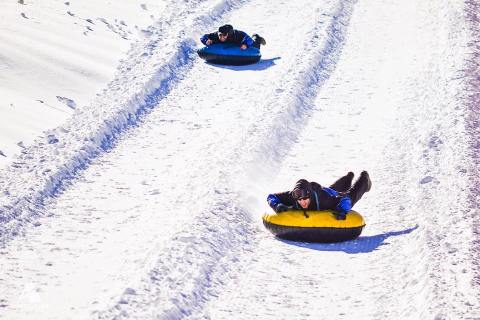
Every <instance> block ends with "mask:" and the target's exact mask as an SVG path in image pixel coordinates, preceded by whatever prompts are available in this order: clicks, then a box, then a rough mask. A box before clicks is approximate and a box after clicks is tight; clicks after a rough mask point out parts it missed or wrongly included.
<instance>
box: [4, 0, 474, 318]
mask: <svg viewBox="0 0 480 320" xmlns="http://www.w3.org/2000/svg"><path fill="white" fill-rule="evenodd" d="M477 7H478V4H477V3H476V2H473V1H471V2H468V3H467V4H466V5H465V6H463V5H462V4H460V3H455V4H452V3H450V2H448V1H426V2H422V3H418V1H413V0H412V1H394V0H390V1H385V2H381V3H372V2H370V1H338V0H330V1H322V2H319V1H309V0H304V1H295V2H294V1H284V2H280V3H278V4H277V5H272V4H271V3H269V2H266V1H260V0H258V1H257V0H251V1H218V2H217V1H208V0H206V1H200V0H198V1H185V2H181V3H180V4H178V3H177V2H175V1H172V2H171V3H170V4H169V5H168V6H167V10H166V11H165V12H164V15H163V17H162V18H161V21H162V22H160V23H159V24H158V25H156V26H152V28H151V29H149V32H147V33H148V34H147V35H146V39H145V41H144V42H143V43H138V44H136V46H135V47H133V48H132V50H131V52H130V54H129V57H128V59H127V60H126V61H125V62H123V64H122V66H121V67H120V68H119V74H118V76H117V77H116V79H115V80H114V81H113V82H112V83H111V84H110V85H109V87H108V89H107V90H105V91H104V92H103V94H101V95H99V97H98V99H97V100H96V101H95V102H94V103H93V104H92V105H91V106H90V107H89V108H88V109H87V110H83V111H79V112H78V114H76V116H75V117H74V118H73V119H72V121H71V122H70V123H68V124H67V125H65V126H64V127H63V128H58V129H57V130H54V131H52V132H50V133H49V134H48V135H47V136H46V137H45V141H43V142H39V143H38V145H36V146H34V147H32V148H30V149H28V150H26V151H25V153H24V154H22V156H21V157H20V158H19V159H18V160H17V161H16V163H15V164H14V165H13V166H12V167H11V168H10V169H9V170H8V171H6V172H4V173H2V177H1V178H2V184H3V185H2V190H4V193H3V195H1V201H2V202H1V203H2V207H1V209H0V210H1V212H0V228H1V229H0V233H1V241H2V246H1V247H0V248H1V249H0V267H1V270H2V276H0V288H1V289H2V296H0V319H66V318H68V319H91V318H95V319H254V318H261V319H438V320H440V319H478V318H480V314H479V311H478V310H480V305H479V301H480V296H479V290H478V289H479V282H478V279H479V274H480V273H479V269H478V268H479V265H478V262H475V259H477V260H478V256H479V253H478V252H479V249H478V241H479V238H478V227H479V220H478V176H479V174H478V156H477V153H478V142H477V141H476V140H478V110H477V109H478V95H477V94H476V92H477V91H478V83H477V82H478V81H477V80H478V79H476V76H475V75H476V74H477V71H478V63H477V61H476V60H475V59H476V58H477V57H478V50H477V49H478V48H477V47H478V43H477V42H475V41H471V40H470V38H472V39H475V38H476V37H477V36H478V34H479V32H478V26H477V24H476V21H477V20H478V17H476V15H475V12H476V11H475V10H476V8H477ZM253 12H260V13H261V14H257V15H255V16H254V17H255V18H256V19H252V13H253ZM260 17H261V18H260ZM463 19H465V21H470V22H471V25H470V29H469V32H470V33H469V34H468V35H467V33H466V32H465V28H464V27H463V26H462V25H461V24H459V23H456V22H457V21H464V20H463ZM224 21H229V22H231V23H232V24H233V25H235V26H237V27H238V28H239V29H242V30H245V31H248V32H250V33H260V34H261V35H263V36H265V38H266V39H267V46H266V47H264V48H262V55H263V56H262V60H261V61H260V63H258V64H255V65H252V66H242V67H228V66H213V65H208V64H205V63H204V62H203V61H201V60H200V59H198V58H196V54H195V52H194V49H195V41H194V40H193V39H194V38H197V37H198V34H199V33H202V31H203V30H210V29H212V28H214V27H215V25H217V24H219V23H220V22H224ZM405 21H411V22H412V23H410V24H406V23H405ZM199 30H202V31H199ZM266 30H274V31H271V32H270V33H265V32H264V31H266ZM292 30H294V31H295V36H292V37H286V36H285V35H288V34H291V33H292ZM185 39H186V40H185ZM477 41H478V38H477ZM467 45H468V46H469V48H470V50H471V51H470V52H469V53H468V54H469V57H470V60H469V59H468V58H467V57H466V56H467V55H466V54H465V51H462V50H454V51H452V48H465V47H466V46H467ZM465 61H468V62H467V63H466V62H465ZM465 70H466V72H467V75H465V74H464V72H465ZM463 92H467V94H464V93H463ZM465 141H467V142H465ZM475 152H476V153H475ZM363 169H368V170H369V172H370V173H371V177H372V180H373V189H372V190H371V192H369V193H368V194H366V195H365V196H364V198H363V199H362V200H361V201H360V202H359V203H358V204H357V205H356V208H357V210H359V211H360V212H363V213H364V214H365V217H366V220H367V227H366V230H365V231H364V234H362V237H360V238H359V239H357V240H355V241H350V242H346V243H340V244H332V245H329V244H302V243H300V244H299V243H293V242H287V241H278V240H277V239H275V238H273V237H272V236H271V235H270V234H269V233H268V232H266V231H265V230H264V228H263V227H262V226H261V223H260V215H261V213H262V211H263V210H266V209H267V208H266V205H265V202H264V198H265V196H266V195H267V194H268V193H270V192H274V191H283V190H285V189H287V188H290V187H291V186H292V185H293V183H294V182H295V181H296V180H297V179H299V178H307V179H310V180H317V181H319V182H322V183H325V184H328V183H329V182H330V181H333V180H335V179H336V178H338V177H339V176H340V175H343V174H344V173H346V171H350V170H354V171H355V172H356V174H357V175H358V174H359V173H360V171H361V170H363ZM472 226H473V227H472Z"/></svg>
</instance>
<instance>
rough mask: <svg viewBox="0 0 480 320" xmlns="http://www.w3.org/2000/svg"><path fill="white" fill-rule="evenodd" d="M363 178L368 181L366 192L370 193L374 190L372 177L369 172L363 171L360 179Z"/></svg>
mask: <svg viewBox="0 0 480 320" xmlns="http://www.w3.org/2000/svg"><path fill="white" fill-rule="evenodd" d="M362 177H363V178H364V179H366V184H367V189H366V190H365V192H368V191H370V189H371V188H372V181H371V180H370V175H369V174H368V172H367V171H362V173H360V178H362Z"/></svg>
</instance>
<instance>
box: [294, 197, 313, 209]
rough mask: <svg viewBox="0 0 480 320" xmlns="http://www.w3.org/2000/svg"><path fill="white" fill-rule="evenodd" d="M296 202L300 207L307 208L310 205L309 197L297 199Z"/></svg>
mask: <svg viewBox="0 0 480 320" xmlns="http://www.w3.org/2000/svg"><path fill="white" fill-rule="evenodd" d="M297 202H298V204H299V205H300V207H302V208H303V209H307V208H308V206H309V205H310V198H300V199H298V200H297Z"/></svg>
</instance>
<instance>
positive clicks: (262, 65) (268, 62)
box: [205, 57, 281, 71]
mask: <svg viewBox="0 0 480 320" xmlns="http://www.w3.org/2000/svg"><path fill="white" fill-rule="evenodd" d="M278 59H281V57H275V58H271V59H261V60H260V61H258V62H257V63H252V64H247V65H244V66H233V65H224V64H216V63H208V62H205V63H206V64H208V65H211V66H214V67H218V68H223V69H230V70H236V71H245V70H255V71H262V70H266V69H268V68H270V67H273V66H274V65H275V60H278Z"/></svg>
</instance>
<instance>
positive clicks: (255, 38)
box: [252, 33, 267, 46]
mask: <svg viewBox="0 0 480 320" xmlns="http://www.w3.org/2000/svg"><path fill="white" fill-rule="evenodd" d="M252 39H253V41H254V42H256V43H258V44H261V45H262V46H264V45H266V44H267V42H266V41H265V39H264V38H262V37H260V36H259V35H258V34H256V33H255V34H253V35H252Z"/></svg>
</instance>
